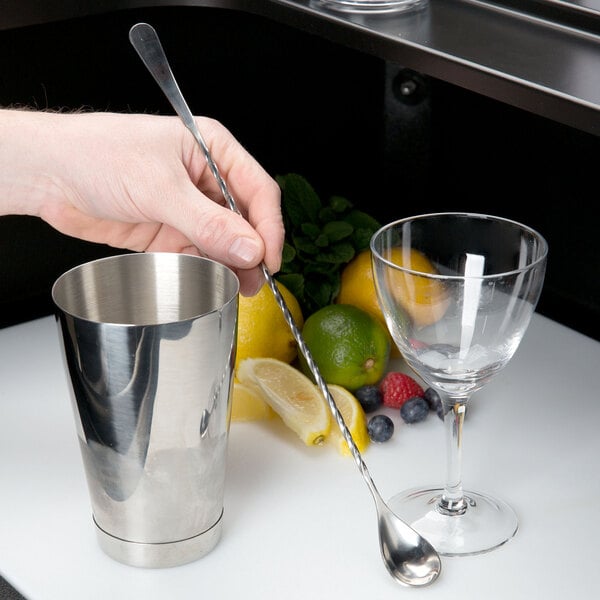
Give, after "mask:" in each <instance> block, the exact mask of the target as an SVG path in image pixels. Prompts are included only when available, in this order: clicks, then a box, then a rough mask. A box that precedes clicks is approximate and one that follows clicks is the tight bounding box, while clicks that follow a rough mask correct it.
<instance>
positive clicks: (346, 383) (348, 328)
mask: <svg viewBox="0 0 600 600" xmlns="http://www.w3.org/2000/svg"><path fill="white" fill-rule="evenodd" d="M302 336H303V338H304V341H305V342H306V345H307V346H308V349H309V350H310V353H311V355H312V357H313V359H314V361H315V363H316V364H317V367H318V368H319V371H320V372H321V375H322V377H323V379H325V381H326V382H327V383H332V384H336V385H340V386H342V387H344V388H346V389H347V390H349V391H351V392H353V391H354V390H356V389H358V388H359V387H361V386H363V385H369V384H375V383H377V382H378V381H379V380H380V379H381V378H382V377H383V374H384V373H385V370H386V367H387V364H388V361H389V357H390V338H389V335H388V332H387V330H386V329H385V328H384V326H383V325H382V324H381V323H380V322H379V321H378V320H377V319H376V318H375V317H373V316H372V315H370V314H369V313H368V312H366V311H364V310H362V309H360V308H357V307H356V306H352V305H350V304H329V305H327V306H324V307H323V308H321V309H319V310H318V311H316V312H314V313H313V314H312V315H310V316H309V317H308V319H306V322H305V323H304V328H303V330H302ZM299 358H300V368H301V369H302V371H303V372H304V373H305V374H306V375H307V376H310V369H309V368H308V365H307V363H306V359H305V358H304V356H302V355H300V357H299Z"/></svg>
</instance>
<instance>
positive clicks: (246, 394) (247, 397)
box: [231, 381, 275, 421]
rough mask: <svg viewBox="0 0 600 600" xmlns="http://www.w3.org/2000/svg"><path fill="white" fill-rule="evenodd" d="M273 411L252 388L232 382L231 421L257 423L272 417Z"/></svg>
mask: <svg viewBox="0 0 600 600" xmlns="http://www.w3.org/2000/svg"><path fill="white" fill-rule="evenodd" d="M274 414H275V413H274V412H273V409H272V408H271V407H270V406H269V405H268V404H267V403H266V402H265V401H264V400H263V399H262V396H261V395H260V394H259V393H258V392H257V391H256V390H255V389H253V388H251V387H249V386H247V385H244V384H243V383H240V382H239V381H234V382H233V396H232V399H231V420H232V421H259V420H261V419H270V418H271V417H273V416H274Z"/></svg>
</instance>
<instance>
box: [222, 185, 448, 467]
mask: <svg viewBox="0 0 600 600" xmlns="http://www.w3.org/2000/svg"><path fill="white" fill-rule="evenodd" d="M277 180H278V182H279V183H280V185H281V188H282V211H283V216H284V222H285V224H286V246H285V250H284V257H283V267H282V270H281V272H280V273H278V274H277V275H276V276H275V278H276V281H277V285H278V287H279V289H280V291H281V294H282V296H283V298H284V300H285V302H286V304H287V306H288V308H289V309H290V312H291V314H292V316H293V317H294V320H295V322H296V324H297V325H298V327H299V328H300V329H301V330H302V336H303V338H304V341H305V342H306V345H307V346H308V348H309V350H310V353H311V355H312V357H313V360H314V361H315V363H316V364H317V366H318V368H319V371H320V373H321V375H322V377H323V379H324V380H325V381H326V382H327V385H328V388H329V391H330V393H331V395H332V397H333V399H334V401H335V403H336V406H337V407H338V410H339V411H340V413H341V414H342V416H343V418H344V422H345V423H346V426H347V427H348V429H349V430H350V433H351V434H352V438H353V439H354V441H355V443H356V444H357V446H358V448H359V450H361V451H364V450H366V448H367V447H368V446H369V443H370V442H371V441H374V442H385V441H387V440H389V439H390V438H391V436H392V435H393V433H394V422H393V421H392V419H391V418H390V417H389V416H388V414H385V411H387V412H388V413H389V411H390V409H391V410H397V411H399V415H400V417H401V419H402V421H403V422H404V423H407V424H415V423H418V422H420V421H423V420H424V419H425V418H426V417H427V416H428V414H429V412H431V411H434V412H437V414H438V415H439V416H440V417H441V418H443V409H442V406H441V401H440V398H439V396H438V394H437V393H436V392H435V391H434V390H433V389H431V388H427V389H424V388H423V386H422V385H421V384H420V383H418V382H417V381H416V379H414V378H413V377H411V376H410V375H407V374H406V373H401V372H397V371H393V372H388V369H389V361H390V357H394V358H395V357H399V356H400V355H399V353H398V351H397V349H396V348H395V345H394V344H393V343H392V340H391V336H390V334H389V332H388V330H387V326H386V324H385V320H384V317H383V314H382V312H381V309H380V308H379V303H378V300H377V294H376V290H375V284H374V281H373V276H372V271H371V251H370V249H369V247H368V244H369V240H370V238H371V236H372V234H373V233H374V232H375V231H376V229H377V228H378V227H379V224H378V222H377V221H376V220H375V219H373V218H372V217H370V216H369V215H367V214H366V213H363V212H361V211H358V210H356V209H354V208H353V206H352V204H351V203H350V202H348V201H347V200H345V199H344V198H340V197H337V196H335V197H332V198H331V199H330V200H329V201H328V202H327V203H322V202H321V200H320V199H319V198H318V196H317V195H316V193H315V191H314V190H313V188H312V187H311V186H310V184H308V182H307V181H306V180H305V179H304V178H302V177H301V176H299V175H295V174H291V175H286V176H285V177H278V178H277ZM410 260H411V261H414V262H416V263H418V265H419V268H424V269H425V270H427V269H430V270H431V272H435V269H434V268H433V265H431V263H429V262H428V260H427V258H426V257H425V256H423V255H421V254H420V253H417V252H416V251H415V252H413V253H411V256H410ZM399 285H402V282H399ZM434 292H435V293H432V291H431V290H423V292H422V294H421V296H422V297H423V301H422V302H421V301H419V306H407V307H406V310H407V312H408V313H409V314H410V315H411V318H413V319H414V320H415V321H416V322H419V323H426V322H432V321H434V320H435V319H436V317H437V315H438V314H439V312H440V311H442V310H443V306H442V305H443V294H442V293H441V291H438V290H434ZM438 292H439V293H438ZM418 298H419V296H418V294H417V299H418ZM380 409H381V410H380ZM384 409H385V411H384ZM274 417H277V418H280V419H281V420H282V421H283V423H285V425H287V426H288V427H289V428H290V429H291V430H292V431H294V432H295V433H296V435H297V436H298V438H299V439H300V440H302V441H303V442H304V443H305V444H306V445H309V446H315V445H317V446H319V445H324V442H328V445H332V446H334V447H335V448H337V449H338V451H339V452H340V453H341V454H345V455H349V454H350V451H349V448H348V446H347V444H346V442H345V440H344V439H343V436H342V434H341V432H340V430H339V427H338V425H337V423H336V422H335V421H334V420H333V418H332V417H331V416H330V410H329V406H328V404H327V401H326V400H325V398H324V397H323V395H322V393H321V391H320V390H319V388H318V387H317V386H316V385H315V382H314V381H313V378H312V375H311V373H310V369H309V368H308V365H307V364H306V361H305V360H304V357H303V356H299V355H298V349H297V345H296V342H295V339H294V337H293V335H292V332H291V330H290V328H289V326H288V325H287V323H286V322H285V320H284V318H283V315H282V314H281V311H280V309H279V307H278V306H277V303H276V301H275V298H274V297H273V294H272V292H271V290H270V289H269V288H268V286H267V285H265V286H264V287H263V288H262V289H261V290H260V292H259V293H258V294H257V295H256V296H253V297H251V298H247V297H243V296H240V302H239V318H238V338H237V357H236V363H235V372H234V384H233V397H232V413H231V419H232V421H233V422H236V421H257V420H260V421H264V422H265V424H266V425H267V426H268V423H269V422H270V420H271V419H272V418H274Z"/></svg>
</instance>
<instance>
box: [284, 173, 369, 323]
mask: <svg viewBox="0 0 600 600" xmlns="http://www.w3.org/2000/svg"><path fill="white" fill-rule="evenodd" d="M276 179H277V183H278V184H279V186H280V188H281V209H282V214H283V222H284V225H285V230H286V234H285V244H284V248H283V257H282V266H281V270H280V271H279V273H277V275H276V277H275V278H276V279H277V280H278V281H280V282H281V283H283V285H285V286H286V287H287V288H288V289H289V290H290V292H292V294H294V296H295V297H296V298H297V299H298V302H299V303H300V307H301V308H302V313H303V314H304V316H305V317H308V316H309V315H311V314H312V313H314V312H315V311H317V310H318V309H319V308H322V307H323V306H327V305H328V304H331V303H333V302H334V301H335V298H336V297H337V295H338V293H339V290H340V277H341V273H342V270H343V268H344V267H345V266H346V265H347V264H348V263H349V262H350V261H351V260H352V259H353V258H354V256H355V255H356V254H357V253H359V252H361V251H362V250H364V249H366V248H368V247H369V241H370V239H371V236H372V235H373V233H375V231H376V230H377V229H379V227H380V225H379V222H378V221H377V220H376V219H374V218H373V217H371V216H370V215H368V214H367V213H365V212H363V211H361V210H358V209H356V208H354V206H353V204H352V203H351V202H350V201H349V200H348V199H347V198H343V197H342V196H331V197H330V198H329V199H328V200H327V202H326V203H323V202H322V201H321V198H320V197H319V195H318V194H317V193H316V191H315V190H314V188H313V187H312V186H311V185H310V183H308V181H307V180H306V179H305V178H304V177H302V176H301V175H298V174H296V173H289V174H287V175H278V176H277V177H276Z"/></svg>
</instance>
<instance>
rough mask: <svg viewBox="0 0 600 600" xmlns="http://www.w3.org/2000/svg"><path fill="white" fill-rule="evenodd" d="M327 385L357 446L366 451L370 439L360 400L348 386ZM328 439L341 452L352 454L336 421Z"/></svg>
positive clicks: (346, 454)
mask: <svg viewBox="0 0 600 600" xmlns="http://www.w3.org/2000/svg"><path fill="white" fill-rule="evenodd" d="M327 387H328V388H329V392H330V393H331V396H332V397H333V399H334V400H335V404H336V406H337V407H338V410H339V411H340V413H341V414H342V417H343V418H344V423H345V424H346V427H347V428H348V430H349V431H350V433H351V435H352V439H353V440H354V443H355V444H356V447H357V448H358V449H359V451H360V452H364V451H365V450H366V449H367V447H368V446H369V443H370V439H369V432H368V430H367V417H366V415H365V411H364V410H363V408H362V406H361V405H360V402H359V401H358V400H357V399H356V396H354V394H352V393H351V392H349V391H348V390H347V389H346V388H343V387H341V386H339V385H328V386H327ZM328 440H329V441H330V442H331V443H332V444H334V445H335V447H336V448H337V449H338V451H339V452H340V453H341V454H343V455H345V456H351V453H350V448H349V447H348V444H347V443H346V440H345V439H344V436H343V435H342V432H341V431H340V428H339V426H338V425H337V423H335V421H334V422H333V423H332V425H331V432H330V433H329V438H328Z"/></svg>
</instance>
